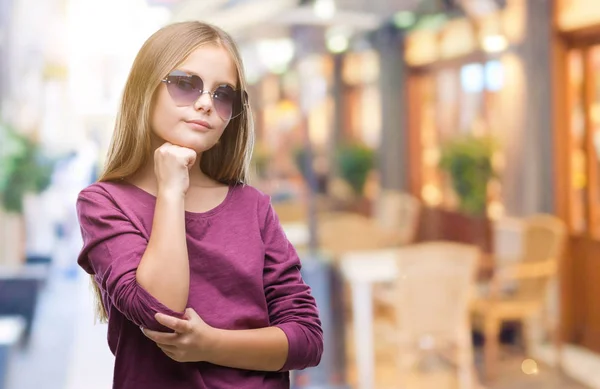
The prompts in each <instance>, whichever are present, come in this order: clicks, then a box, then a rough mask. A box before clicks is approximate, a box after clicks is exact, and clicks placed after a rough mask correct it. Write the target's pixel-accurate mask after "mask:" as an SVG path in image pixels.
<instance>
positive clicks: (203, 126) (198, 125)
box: [185, 120, 212, 131]
mask: <svg viewBox="0 0 600 389" xmlns="http://www.w3.org/2000/svg"><path fill="white" fill-rule="evenodd" d="M185 122H186V123H187V124H189V125H190V127H193V128H194V129H197V130H200V131H207V130H211V129H212V126H211V125H210V123H208V122H207V121H204V120H186V121H185Z"/></svg>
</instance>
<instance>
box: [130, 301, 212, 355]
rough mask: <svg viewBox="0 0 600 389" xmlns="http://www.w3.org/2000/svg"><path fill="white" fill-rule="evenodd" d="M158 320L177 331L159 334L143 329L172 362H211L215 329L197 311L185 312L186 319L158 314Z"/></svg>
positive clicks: (189, 310)
mask: <svg viewBox="0 0 600 389" xmlns="http://www.w3.org/2000/svg"><path fill="white" fill-rule="evenodd" d="M155 317H156V320H157V321H158V322H159V323H160V324H162V325H164V326H165V327H168V328H170V329H172V330H174V331H175V333H166V332H157V331H151V330H148V329H144V328H142V329H141V330H142V332H143V333H144V335H146V337H148V338H149V339H150V340H152V341H153V342H154V343H156V344H157V345H158V347H159V348H160V349H161V350H162V351H163V352H164V353H165V354H166V355H167V356H168V357H169V358H171V359H172V360H174V361H177V362H205V361H208V360H209V356H210V355H211V350H212V349H213V346H212V345H213V343H214V338H215V333H216V331H215V329H214V328H213V327H211V326H209V325H208V324H206V323H205V322H204V320H202V319H201V318H200V316H198V314H197V313H196V311H194V310H193V309H191V308H188V309H186V310H185V317H186V319H184V320H182V319H178V318H176V317H173V316H168V315H164V314H162V313H157V314H156V316H155Z"/></svg>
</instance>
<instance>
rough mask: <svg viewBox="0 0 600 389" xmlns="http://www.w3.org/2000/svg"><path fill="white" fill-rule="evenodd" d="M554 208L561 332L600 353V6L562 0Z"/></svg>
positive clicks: (557, 46) (589, 0) (559, 9)
mask: <svg viewBox="0 0 600 389" xmlns="http://www.w3.org/2000/svg"><path fill="white" fill-rule="evenodd" d="M555 27H556V28H555V36H556V39H555V65H556V66H555V85H554V87H555V90H556V91H557V93H555V96H556V98H555V102H554V105H555V110H554V111H555V117H554V120H555V123H556V125H555V131H556V147H555V148H556V157H557V158H556V171H557V173H558V174H557V182H556V200H557V201H556V208H557V212H558V213H559V215H560V216H561V217H563V218H564V220H566V221H567V223H568V226H569V230H570V242H569V243H570V244H569V263H570V266H568V267H567V268H565V277H564V286H565V288H564V290H565V295H564V297H563V298H564V300H563V307H564V308H563V311H564V312H563V317H564V320H563V322H564V336H565V339H566V340H567V341H570V342H573V343H575V344H580V345H583V346H585V347H587V348H589V349H592V350H594V351H596V352H600V304H597V303H596V301H597V298H598V296H600V262H599V261H598V259H599V258H600V7H598V2H597V1H596V0H560V1H558V2H557V6H556V26H555Z"/></svg>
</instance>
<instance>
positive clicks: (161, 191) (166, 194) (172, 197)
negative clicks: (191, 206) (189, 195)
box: [156, 187, 185, 201]
mask: <svg viewBox="0 0 600 389" xmlns="http://www.w3.org/2000/svg"><path fill="white" fill-rule="evenodd" d="M156 197H157V198H161V199H164V200H169V201H177V200H185V191H183V190H180V189H171V188H169V187H167V188H158V193H157V195H156Z"/></svg>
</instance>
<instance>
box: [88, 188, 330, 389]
mask: <svg viewBox="0 0 600 389" xmlns="http://www.w3.org/2000/svg"><path fill="white" fill-rule="evenodd" d="M155 202H156V198H155V197H154V196H152V195H151V194H149V193H147V192H145V191H143V190H142V189H140V188H138V187H136V186H133V185H130V184H126V183H96V184H93V185H91V186H89V187H88V188H86V189H84V190H83V191H81V193H80V195H79V198H78V201H77V212H78V215H79V222H80V225H81V232H82V236H83V242H84V245H83V248H82V250H81V253H80V255H79V258H78V263H79V265H80V266H81V267H82V268H83V269H84V270H85V271H86V272H87V273H89V274H93V275H94V276H95V279H96V281H97V282H98V284H99V285H101V289H102V292H103V299H104V303H105V306H106V307H107V308H108V312H109V322H108V344H109V347H110V349H111V351H112V353H113V354H114V355H115V370H114V386H113V388H115V389H121V388H122V389H137V388H140V389H141V388H144V389H154V388H156V389H158V388H161V389H162V388H169V389H177V388H182V389H183V388H186V389H191V388H198V389H200V388H211V389H212V388H219V389H228V388H231V389H233V388H235V389H242V388H253V389H254V388H265V389H267V388H288V387H289V385H290V383H289V374H288V371H289V370H293V369H303V368H306V367H310V366H315V365H317V364H318V363H319V361H320V358H321V354H322V352H323V332H322V329H321V322H320V320H319V316H318V311H317V307H316V304H315V300H314V298H313V297H312V295H311V291H310V288H309V287H308V286H307V285H306V284H305V283H304V281H303V280H302V277H301V275H300V260H299V258H298V255H297V254H296V251H295V250H294V248H293V246H292V245H291V244H290V243H289V241H288V240H287V238H286V236H285V234H284V232H283V230H282V228H281V226H280V224H279V220H278V218H277V215H276V214H275V212H274V211H273V208H272V206H271V203H270V199H269V197H268V196H267V195H265V194H263V193H261V192H259V191H258V190H256V189H254V188H252V187H250V186H242V185H239V186H232V187H230V189H229V192H228V194H227V197H226V199H225V200H224V201H223V203H221V204H220V205H218V206H217V207H216V208H214V209H212V210H210V211H208V212H205V213H192V212H186V215H185V219H186V230H187V245H188V253H189V262H190V294H189V299H188V304H187V306H188V307H191V308H193V309H194V310H195V311H196V312H197V313H198V314H199V315H200V317H201V318H202V319H203V320H204V321H206V322H207V323H208V324H209V325H211V326H213V327H217V328H221V329H229V330H242V329H251V328H262V327H268V326H277V327H279V328H281V329H282V330H283V331H284V332H285V334H286V335H287V338H288V342H289V353H288V357H287V361H286V363H285V365H284V367H283V368H282V369H281V371H279V372H259V371H245V370H240V369H232V368H227V367H223V366H217V365H212V364H209V363H180V362H175V361H173V360H171V359H170V358H169V357H167V356H166V355H165V354H163V352H162V351H161V350H160V349H159V348H158V347H157V346H156V345H155V344H154V343H153V342H152V341H151V340H149V339H148V338H146V337H145V336H144V335H143V334H142V332H141V331H140V328H139V327H140V326H142V327H146V328H150V329H154V330H159V331H168V329H167V328H164V327H162V326H161V325H160V324H159V323H158V322H156V320H155V319H154V315H155V314H156V313H157V312H162V313H166V314H169V315H173V316H177V317H181V314H179V313H177V312H173V311H171V310H170V309H168V308H167V307H165V306H164V305H163V304H161V303H160V302H159V301H158V300H156V299H155V298H154V297H153V296H152V295H150V294H149V293H148V292H147V291H146V290H144V289H143V288H142V287H141V286H140V285H139V284H138V283H137V281H136V269H137V266H138V264H139V262H140V260H141V258H142V255H143V254H144V251H145V249H146V245H147V244H148V239H149V237H150V231H151V228H152V218H153V215H154V206H155Z"/></svg>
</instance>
